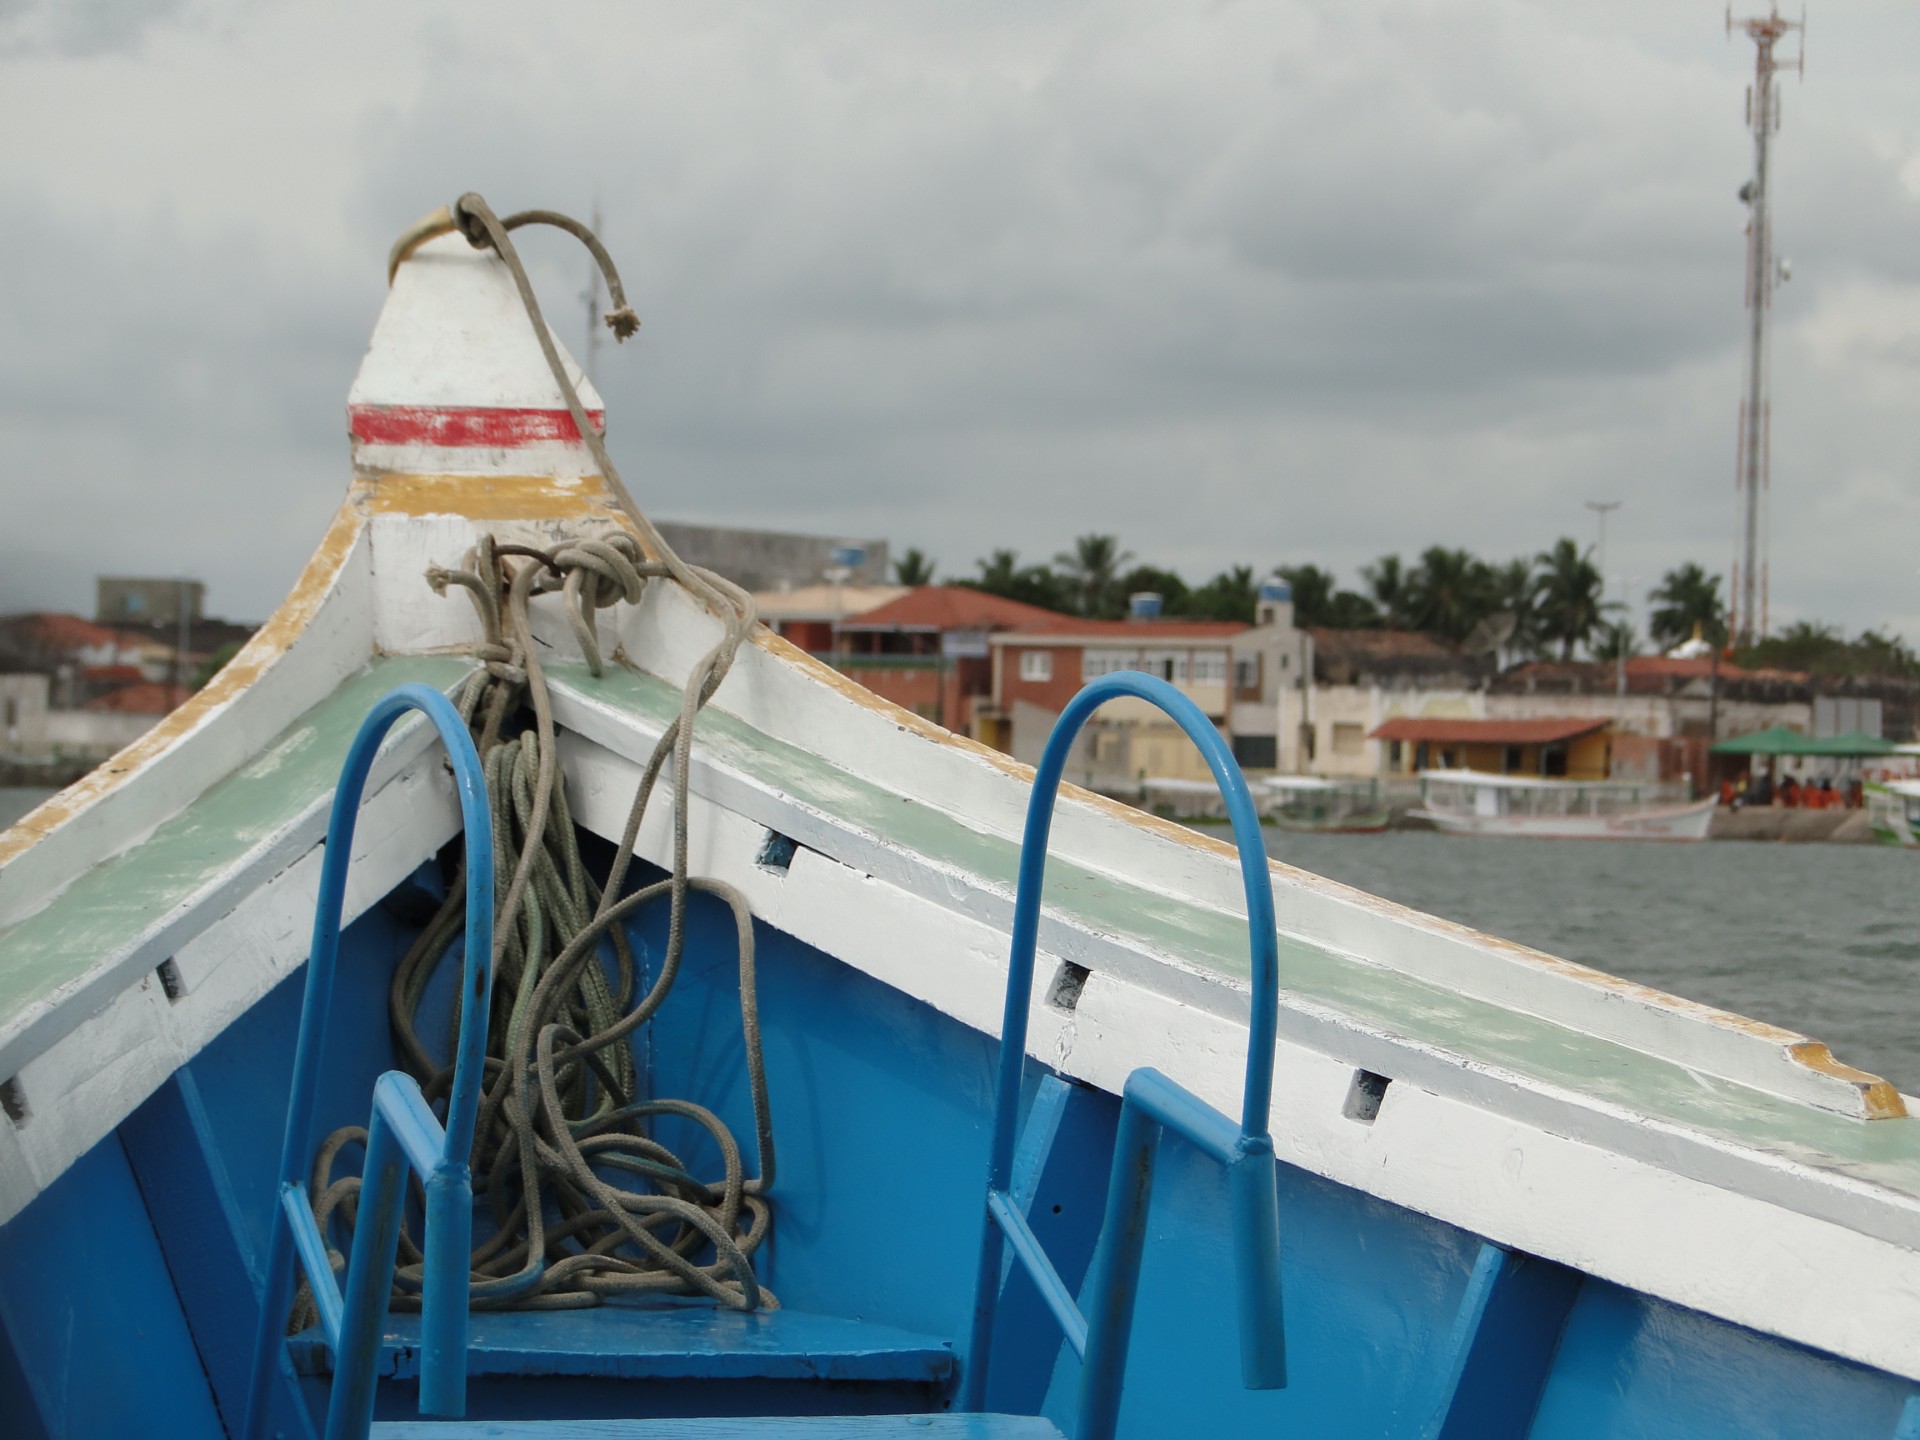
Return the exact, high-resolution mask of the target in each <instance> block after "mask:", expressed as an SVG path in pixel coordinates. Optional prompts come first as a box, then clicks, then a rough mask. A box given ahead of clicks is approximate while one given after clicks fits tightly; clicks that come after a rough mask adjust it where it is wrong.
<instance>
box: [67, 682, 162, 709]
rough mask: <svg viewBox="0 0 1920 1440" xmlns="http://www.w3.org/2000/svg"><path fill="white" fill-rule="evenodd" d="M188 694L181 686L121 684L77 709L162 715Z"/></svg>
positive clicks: (146, 683)
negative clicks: (119, 686)
mask: <svg viewBox="0 0 1920 1440" xmlns="http://www.w3.org/2000/svg"><path fill="white" fill-rule="evenodd" d="M188 693H189V692H188V690H187V687H186V686H184V685H174V684H165V685H163V684H160V683H159V682H157V681H151V680H147V681H142V682H141V683H140V684H138V685H125V686H122V687H121V688H120V689H118V690H111V691H109V692H108V693H106V694H105V695H102V696H100V697H98V698H97V699H93V700H89V701H88V702H87V703H86V704H85V705H82V706H81V707H80V708H81V709H82V710H94V711H103V710H104V711H111V712H113V713H115V714H120V715H165V714H167V713H169V712H170V711H172V710H174V709H175V708H177V707H178V706H179V705H180V704H181V703H182V702H184V701H185V700H186V698H187V695H188Z"/></svg>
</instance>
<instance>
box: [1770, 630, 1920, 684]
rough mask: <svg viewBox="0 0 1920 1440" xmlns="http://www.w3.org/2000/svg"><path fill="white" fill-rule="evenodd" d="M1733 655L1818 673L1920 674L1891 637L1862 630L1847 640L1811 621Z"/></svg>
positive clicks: (1916, 664)
mask: <svg viewBox="0 0 1920 1440" xmlns="http://www.w3.org/2000/svg"><path fill="white" fill-rule="evenodd" d="M1735 658H1736V659H1737V660H1738V661H1739V663H1740V664H1742V665H1746V666H1752V667H1762V668H1772V669H1778V670H1807V671H1811V672H1813V673H1814V674H1819V675H1905V676H1915V675H1920V660H1917V659H1916V658H1915V656H1914V653H1913V651H1911V650H1909V649H1908V648H1907V646H1906V644H1905V642H1904V641H1902V640H1900V639H1898V638H1896V637H1895V636H1892V635H1886V634H1883V633H1881V632H1880V631H1877V630H1865V631H1862V632H1861V633H1860V635H1859V637H1858V638H1857V639H1854V640H1847V639H1845V638H1844V637H1843V636H1842V635H1841V633H1840V631H1839V630H1838V629H1836V628H1835V627H1834V626H1832V625H1822V624H1820V623H1819V622H1818V621H1814V620H1797V621H1795V622H1794V623H1793V624H1791V625H1789V626H1788V627H1787V628H1786V629H1785V630H1783V631H1781V632H1780V633H1779V634H1778V635H1772V636H1769V637H1768V638H1767V639H1765V640H1762V641H1760V642H1759V643H1758V644H1757V645H1750V646H1748V647H1747V648H1746V649H1744V650H1742V651H1740V652H1739V654H1738V655H1737V656H1736V657H1735Z"/></svg>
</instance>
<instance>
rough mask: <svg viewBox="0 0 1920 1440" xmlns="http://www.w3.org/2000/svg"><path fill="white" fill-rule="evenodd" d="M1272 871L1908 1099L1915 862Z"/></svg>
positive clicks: (1826, 852)
mask: <svg viewBox="0 0 1920 1440" xmlns="http://www.w3.org/2000/svg"><path fill="white" fill-rule="evenodd" d="M1267 847H1268V849H1269V850H1270V851H1271V852H1272V854H1273V855H1274V856H1275V858H1277V859H1280V860H1284V861H1286V862H1287V863H1288V864H1292V865H1298V866H1300V867H1301V868H1303V869H1307V870H1313V871H1316V872H1318V873H1319V874H1321V875H1325V876H1327V877H1328V878H1329V879H1333V880H1339V881H1341V882H1343V883H1345V884H1348V885H1354V886H1357V887H1359V888H1360V889H1362V890H1369V891H1372V892H1373V893H1374V894H1376V895H1384V896H1386V897H1387V898H1388V899H1391V900H1398V901H1400V902H1401V903H1402V904H1406V905H1411V906H1414V907H1415V908H1416V909H1420V910H1425V911H1428V912H1429V913H1431V914H1435V915H1443V916H1445V917H1446V918H1447V919H1449V920H1458V921H1461V922H1463V923H1465V924H1468V925H1472V926H1473V927H1475V928H1476V929H1479V930H1485V931H1488V932H1490V933H1492V934H1494V935H1500V936H1504V937H1505V938H1507V939H1509V940H1518V941H1520V942H1522V943H1523V944H1527V945H1531V946H1533V947H1535V948H1536V949H1539V950H1545V951H1548V952H1550V953H1552V954H1555V955H1562V956H1565V957H1566V958H1567V959H1569V960H1577V961H1579V962H1580V963H1582V964H1584V965H1591V966H1593V967H1595V968H1596V969H1600V970H1606V971H1609V972H1611V973H1612V974H1615V975H1619V976H1622V977H1624V978H1626V979H1629V980H1637V981H1641V982H1643V983H1645V984H1648V985H1657V986H1658V987H1660V988H1661V989H1662V990H1668V991H1671V992H1672V993H1674V994H1676V995H1684V996H1686V997H1687V998H1688V999H1690V1000H1699V1001H1704V1002H1705V1003H1707V1004H1709V1005H1718V1006H1720V1007H1721V1008H1722V1009H1726V1010H1733V1011H1736V1012H1738V1013H1740V1014H1742V1015H1750V1016H1753V1017H1754V1018H1755V1019H1759V1020H1769V1021H1772V1022H1773V1023H1774V1024H1777V1025H1784V1026H1786V1027H1787V1028H1788V1029H1791V1030H1798V1031H1801V1032H1802V1033H1804V1034H1807V1035H1811V1036H1813V1037H1815V1038H1816V1039H1819V1040H1824V1041H1826V1042H1827V1043H1828V1044H1829V1045H1830V1046H1832V1047H1833V1051H1834V1054H1836V1055H1837V1056H1839V1057H1840V1058H1841V1059H1842V1060H1844V1061H1846V1062H1847V1063H1848V1064H1850V1065H1857V1066H1859V1067H1860V1068H1862V1069H1864V1070H1871V1071H1873V1072H1875V1073H1876V1074H1879V1075H1884V1076H1886V1077H1887V1078H1888V1079H1889V1080H1891V1081H1893V1082H1894V1083H1895V1084H1896V1085H1898V1086H1899V1087H1900V1088H1901V1089H1902V1090H1905V1091H1907V1092H1908V1093H1920V925H1916V913H1915V912H1916V908H1917V907H1916V905H1915V902H1914V898H1913V896H1914V893H1915V882H1916V881H1920V854H1914V853H1912V852H1908V851H1903V850H1894V849H1889V848H1883V847H1880V846H1871V845H1777V844H1775V845H1769V844H1758V843H1755V844H1745V843H1740V842H1737V841H1721V842H1719V843H1713V842H1708V843H1706V844H1702V845H1658V844H1634V843H1630V842H1607V843H1586V844H1583V843H1580V842H1577V841H1562V842H1559V843H1554V844H1545V843H1539V842H1528V841H1524V840H1481V839H1463V838H1459V837H1451V836H1446V835H1439V834H1435V833H1432V832H1418V831H1406V832H1396V833H1393V834H1387V835H1288V834H1283V833H1280V832H1276V831H1269V832H1268V839H1267Z"/></svg>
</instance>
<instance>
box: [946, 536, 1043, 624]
mask: <svg viewBox="0 0 1920 1440" xmlns="http://www.w3.org/2000/svg"><path fill="white" fill-rule="evenodd" d="M973 563H974V564H975V565H978V566H979V567H980V576H979V578H978V579H975V580H959V581H956V582H955V583H956V584H960V585H965V586H967V587H968V588H970V589H973V590H983V591H985V592H986V593H987V594H989V595H1001V596H1005V597H1006V598H1007V599H1009V600H1020V601H1023V602H1025V603H1026V604H1028V605H1039V606H1043V607H1044V608H1046V609H1048V610H1062V609H1065V608H1066V603H1065V602H1066V590H1067V587H1066V585H1065V584H1064V583H1063V582H1062V581H1061V579H1060V577H1059V576H1058V575H1055V574H1054V573H1053V571H1051V570H1049V569H1048V568H1047V567H1046V566H1044V565H1028V566H1024V567H1023V566H1022V565H1021V564H1020V555H1019V552H1018V551H1015V550H996V551H994V552H993V554H992V555H990V556H989V557H988V558H987V559H985V560H976V561H974V562H973Z"/></svg>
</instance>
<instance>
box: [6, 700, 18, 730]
mask: <svg viewBox="0 0 1920 1440" xmlns="http://www.w3.org/2000/svg"><path fill="white" fill-rule="evenodd" d="M19 723H20V702H19V701H17V700H15V699H14V698H13V697H12V696H11V695H9V696H8V697H7V729H9V730H11V729H13V727H14V726H16V725H18V724H19Z"/></svg>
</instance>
